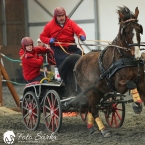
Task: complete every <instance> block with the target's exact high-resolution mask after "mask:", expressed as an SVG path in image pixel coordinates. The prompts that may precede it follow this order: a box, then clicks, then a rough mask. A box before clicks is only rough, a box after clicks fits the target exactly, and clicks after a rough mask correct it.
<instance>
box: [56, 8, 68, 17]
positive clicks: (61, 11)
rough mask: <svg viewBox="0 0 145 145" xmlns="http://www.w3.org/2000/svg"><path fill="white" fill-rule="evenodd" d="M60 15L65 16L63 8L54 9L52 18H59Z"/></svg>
mask: <svg viewBox="0 0 145 145" xmlns="http://www.w3.org/2000/svg"><path fill="white" fill-rule="evenodd" d="M60 15H66V12H65V9H64V8H63V7H56V8H55V9H54V17H56V16H60Z"/></svg>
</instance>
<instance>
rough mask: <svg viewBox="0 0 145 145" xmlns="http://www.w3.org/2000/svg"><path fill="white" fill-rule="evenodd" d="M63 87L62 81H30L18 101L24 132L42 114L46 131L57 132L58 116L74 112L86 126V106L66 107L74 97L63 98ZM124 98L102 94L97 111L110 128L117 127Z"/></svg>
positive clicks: (59, 122) (115, 94)
mask: <svg viewBox="0 0 145 145" xmlns="http://www.w3.org/2000/svg"><path fill="white" fill-rule="evenodd" d="M65 92H66V87H65V85H64V83H63V81H61V82H58V81H56V80H52V81H51V82H48V83H40V82H33V83H29V84H27V85H26V86H25V88H24V92H23V99H22V100H21V102H20V104H21V105H20V106H21V109H22V116H23V122H24V124H25V126H26V128H27V129H29V130H35V129H36V128H37V127H38V125H39V122H40V116H41V113H42V114H43V117H44V121H45V125H46V128H47V129H48V130H49V131H50V132H58V131H59V130H60V127H61V124H62V118H63V116H62V113H63V112H71V111H77V112H79V113H80V116H81V118H82V120H83V121H84V122H85V123H86V119H87V113H88V107H87V104H81V105H80V106H79V107H77V108H75V107H69V108H68V107H67V106H66V103H68V102H69V101H71V100H72V99H74V97H68V96H65ZM124 97H125V95H122V94H119V93H116V92H112V93H108V94H106V95H105V96H104V97H103V98H102V100H101V101H100V103H99V104H98V105H97V108H98V109H99V110H100V111H101V112H103V113H104V115H105V118H106V121H107V123H108V125H109V126H110V127H121V126H122V124H123V122H124V118H125V103H127V102H131V101H132V100H124Z"/></svg>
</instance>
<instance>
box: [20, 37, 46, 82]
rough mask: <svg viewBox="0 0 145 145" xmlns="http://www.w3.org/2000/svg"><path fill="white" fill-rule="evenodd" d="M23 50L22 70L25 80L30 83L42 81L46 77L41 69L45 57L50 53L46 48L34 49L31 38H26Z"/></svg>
mask: <svg viewBox="0 0 145 145" xmlns="http://www.w3.org/2000/svg"><path fill="white" fill-rule="evenodd" d="M21 44H22V48H21V49H20V51H19V55H20V58H21V59H22V69H23V77H24V79H25V80H26V81H27V82H28V83H30V82H34V81H41V80H42V79H43V78H44V76H43V75H42V74H41V73H40V68H41V66H42V64H43V56H42V55H39V54H44V53H47V52H48V49H46V48H45V47H40V46H39V47H34V46H33V40H32V39H31V38H30V37H24V38H23V39H22V41H21Z"/></svg>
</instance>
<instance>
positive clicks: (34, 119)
mask: <svg viewBox="0 0 145 145" xmlns="http://www.w3.org/2000/svg"><path fill="white" fill-rule="evenodd" d="M22 116H23V122H24V125H25V126H26V128H27V129H29V130H35V129H37V127H38V125H39V123H40V105H39V102H38V99H37V98H36V95H35V94H34V92H32V91H28V92H26V93H25V94H24V97H23V99H22Z"/></svg>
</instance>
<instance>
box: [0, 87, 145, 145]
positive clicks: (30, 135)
mask: <svg viewBox="0 0 145 145" xmlns="http://www.w3.org/2000/svg"><path fill="white" fill-rule="evenodd" d="M14 87H15V89H16V92H17V93H18V95H19V97H21V96H22V92H23V86H21V87H20V86H14ZM2 91H3V99H4V106H5V107H8V108H14V107H16V104H15V102H14V100H13V98H12V96H11V94H10V92H9V90H8V88H7V87H6V86H4V87H3V88H2ZM125 99H131V96H130V95H127V97H125ZM131 105H132V103H128V104H126V117H125V121H124V123H123V126H122V127H121V128H108V130H110V132H111V134H112V136H111V137H110V138H103V137H102V136H101V134H100V133H99V132H98V131H96V132H95V133H94V134H92V135H91V134H89V131H88V129H87V128H86V125H85V124H84V123H83V121H82V120H81V117H80V116H79V115H78V116H77V117H67V118H63V121H62V127H61V129H60V133H57V134H55V135H54V138H55V137H56V140H55V139H54V141H52V140H51V139H50V138H49V139H44V138H43V137H45V136H47V135H48V136H51V133H49V132H48V131H47V130H46V128H45V124H44V122H43V114H42V115H41V123H40V125H39V127H38V129H37V130H36V131H28V130H27V129H26V128H25V126H24V124H23V122H22V115H21V113H18V114H12V115H7V114H6V113H4V112H3V113H2V112H1V113H0V145H5V143H4V141H3V134H4V133H5V132H6V131H7V130H13V132H14V133H15V135H16V137H15V140H14V143H13V144H14V145H23V144H27V145H29V144H34V145H37V144H42V145H56V144H57V145H137V144H138V145H145V109H143V111H142V113H141V114H140V115H137V114H135V113H134V112H133V110H132V107H131ZM101 118H102V119H103V118H104V116H103V114H101ZM104 124H105V125H106V126H107V124H106V122H105V121H104ZM20 135H22V136H23V137H20ZM36 137H37V139H39V140H38V141H39V142H34V138H36Z"/></svg>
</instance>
